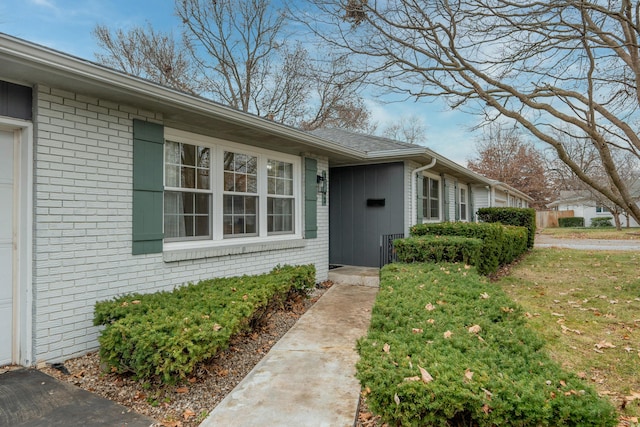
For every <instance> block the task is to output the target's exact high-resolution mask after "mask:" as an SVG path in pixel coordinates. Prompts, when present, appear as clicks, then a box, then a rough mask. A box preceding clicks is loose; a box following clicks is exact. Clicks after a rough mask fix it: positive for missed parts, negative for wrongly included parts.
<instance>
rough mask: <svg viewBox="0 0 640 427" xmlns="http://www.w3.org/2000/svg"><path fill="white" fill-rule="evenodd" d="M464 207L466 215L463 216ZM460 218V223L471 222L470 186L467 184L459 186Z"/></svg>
mask: <svg viewBox="0 0 640 427" xmlns="http://www.w3.org/2000/svg"><path fill="white" fill-rule="evenodd" d="M463 194H464V196H463ZM463 206H464V215H462V213H463V212H462V207H463ZM458 216H459V217H460V221H469V186H468V185H466V184H459V185H458Z"/></svg>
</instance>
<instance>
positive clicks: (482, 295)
mask: <svg viewBox="0 0 640 427" xmlns="http://www.w3.org/2000/svg"><path fill="white" fill-rule="evenodd" d="M480 298H481V299H489V294H488V293H486V292H483V293H481V294H480Z"/></svg>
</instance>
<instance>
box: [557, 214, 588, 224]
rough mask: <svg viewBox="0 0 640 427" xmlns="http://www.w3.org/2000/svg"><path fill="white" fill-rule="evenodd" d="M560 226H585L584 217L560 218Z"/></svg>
mask: <svg viewBox="0 0 640 427" xmlns="http://www.w3.org/2000/svg"><path fill="white" fill-rule="evenodd" d="M558 226H560V227H584V218H583V217H581V216H572V217H568V218H558Z"/></svg>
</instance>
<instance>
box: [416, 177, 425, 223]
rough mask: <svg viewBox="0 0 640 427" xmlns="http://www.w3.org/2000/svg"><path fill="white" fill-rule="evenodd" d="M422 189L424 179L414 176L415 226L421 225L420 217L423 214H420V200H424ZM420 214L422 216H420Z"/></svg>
mask: <svg viewBox="0 0 640 427" xmlns="http://www.w3.org/2000/svg"><path fill="white" fill-rule="evenodd" d="M423 187H424V178H423V177H422V175H420V174H416V193H417V194H416V200H415V204H416V218H415V219H416V224H421V223H422V217H423V215H424V212H422V200H423V199H424V197H423V196H422V195H423ZM421 212H422V214H421Z"/></svg>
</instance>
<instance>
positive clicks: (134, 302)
mask: <svg viewBox="0 0 640 427" xmlns="http://www.w3.org/2000/svg"><path fill="white" fill-rule="evenodd" d="M131 304H140V300H138V299H136V300H133V301H131Z"/></svg>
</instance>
